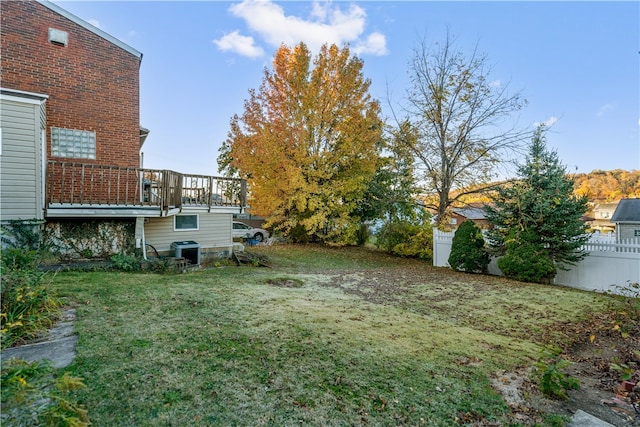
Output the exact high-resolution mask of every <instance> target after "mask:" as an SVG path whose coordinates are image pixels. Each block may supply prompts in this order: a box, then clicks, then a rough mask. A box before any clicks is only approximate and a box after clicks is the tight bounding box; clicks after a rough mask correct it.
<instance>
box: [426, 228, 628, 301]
mask: <svg viewBox="0 0 640 427" xmlns="http://www.w3.org/2000/svg"><path fill="white" fill-rule="evenodd" d="M453 235H454V233H453V232H443V231H440V230H437V229H434V230H433V266H434V267H449V254H450V253H451V242H452V240H453ZM583 248H584V249H585V250H586V251H587V252H589V255H588V256H587V257H585V258H584V259H583V260H582V261H580V263H578V264H576V265H575V266H571V268H570V270H568V271H564V270H558V274H557V275H556V277H555V278H554V280H553V282H554V283H555V284H558V285H567V286H571V287H574V288H579V289H585V290H590V291H599V292H605V291H610V292H617V291H618V289H617V287H619V286H625V285H626V284H627V282H635V283H640V239H626V240H624V241H622V242H620V243H615V239H613V240H612V239H611V238H610V237H609V236H601V235H599V234H596V235H594V236H592V238H591V240H590V241H589V242H587V243H586V244H585V245H584V246H583ZM489 274H493V275H498V276H500V275H502V273H501V272H500V269H499V268H498V266H497V263H496V260H495V259H493V260H491V263H490V264H489Z"/></svg>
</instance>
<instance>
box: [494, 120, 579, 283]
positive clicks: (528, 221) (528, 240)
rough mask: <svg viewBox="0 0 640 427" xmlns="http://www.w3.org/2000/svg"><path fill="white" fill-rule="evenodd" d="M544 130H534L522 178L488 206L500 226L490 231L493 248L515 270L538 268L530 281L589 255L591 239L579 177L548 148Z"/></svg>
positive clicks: (549, 275)
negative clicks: (577, 192)
mask: <svg viewBox="0 0 640 427" xmlns="http://www.w3.org/2000/svg"><path fill="white" fill-rule="evenodd" d="M544 132H545V128H544V127H539V128H538V129H537V130H536V131H535V132H534V136H533V138H532V141H531V144H530V147H529V154H528V156H527V159H526V162H525V163H524V164H523V165H521V166H520V167H519V168H518V177H519V179H518V180H515V181H513V182H511V183H510V184H507V185H505V186H503V187H500V188H498V189H497V191H496V194H495V196H494V198H493V206H489V207H487V219H488V220H489V222H490V223H492V224H494V226H495V227H494V228H493V229H492V230H490V232H489V241H490V246H491V247H492V248H493V249H494V250H495V251H496V252H497V253H498V254H504V255H505V258H507V262H511V263H512V264H514V265H516V267H515V268H514V269H510V271H513V270H518V269H519V270H528V269H531V270H535V271H538V273H527V277H529V279H528V280H530V281H536V280H535V279H541V280H543V281H548V280H550V279H552V278H553V277H554V276H555V274H556V270H555V267H559V268H563V269H564V268H566V267H565V266H566V265H572V264H575V263H577V262H578V261H580V260H581V259H583V258H584V257H585V256H586V253H585V252H584V251H582V250H581V247H582V245H583V244H584V243H585V242H586V241H587V240H588V239H589V235H588V234H587V233H586V224H585V223H584V222H582V221H580V217H581V216H582V215H583V214H584V213H585V212H586V210H587V198H586V197H584V196H577V195H575V194H574V191H573V190H574V189H573V185H574V184H573V180H572V179H571V177H569V176H568V175H567V170H566V167H565V166H563V165H562V164H561V163H560V160H559V158H558V155H557V153H556V152H555V151H550V150H548V149H547V147H546V141H545V136H544ZM544 258H546V259H547V260H545V259H544ZM547 261H548V262H547ZM503 263H504V261H503ZM527 263H536V265H535V266H533V265H528V264H527ZM549 265H550V266H551V267H553V270H550V269H549ZM498 266H500V264H499V265H498ZM501 268H502V267H501ZM503 272H504V271H503ZM504 273H505V274H506V272H504ZM509 275H510V276H512V277H517V276H516V275H514V274H513V273H510V274H509ZM537 276H539V277H537Z"/></svg>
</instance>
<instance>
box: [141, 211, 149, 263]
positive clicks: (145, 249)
mask: <svg viewBox="0 0 640 427" xmlns="http://www.w3.org/2000/svg"><path fill="white" fill-rule="evenodd" d="M145 219H146V218H143V219H142V258H144V260H145V261H148V259H147V241H146V239H145V237H144V220H145Z"/></svg>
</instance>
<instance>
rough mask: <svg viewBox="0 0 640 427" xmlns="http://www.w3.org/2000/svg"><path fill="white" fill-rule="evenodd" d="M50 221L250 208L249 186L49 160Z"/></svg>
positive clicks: (232, 180)
mask: <svg viewBox="0 0 640 427" xmlns="http://www.w3.org/2000/svg"><path fill="white" fill-rule="evenodd" d="M45 185H46V196H45V204H46V208H47V215H48V216H66V215H73V213H74V212H75V213H76V214H77V215H78V216H86V215H91V214H99V212H102V213H103V214H104V215H106V216H138V215H141V216H169V215H172V214H175V213H178V212H180V211H182V209H183V208H185V207H193V208H201V209H208V210H212V209H221V208H227V209H228V208H234V209H235V208H237V209H238V211H239V212H240V211H241V210H242V209H244V208H245V207H246V191H247V185H246V181H245V180H242V179H236V178H226V177H216V176H206V175H188V174H181V173H178V172H174V171H171V170H160V169H143V168H136V167H122V166H108V165H97V164H90V163H77V162H62V161H54V160H49V161H48V162H47V172H46V184H45Z"/></svg>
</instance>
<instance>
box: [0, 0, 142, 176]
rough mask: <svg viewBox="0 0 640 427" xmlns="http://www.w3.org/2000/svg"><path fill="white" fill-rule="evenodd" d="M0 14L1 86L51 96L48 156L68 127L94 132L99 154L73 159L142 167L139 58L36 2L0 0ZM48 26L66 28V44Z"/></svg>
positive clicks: (48, 116) (48, 108) (48, 106)
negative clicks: (57, 134)
mask: <svg viewBox="0 0 640 427" xmlns="http://www.w3.org/2000/svg"><path fill="white" fill-rule="evenodd" d="M0 16H1V18H0V19H1V22H0V52H1V55H2V56H1V61H0V68H1V72H2V81H1V85H2V87H4V88H8V89H16V90H22V91H28V92H36V93H41V94H46V95H49V99H48V100H47V157H48V158H50V159H51V158H52V157H51V127H62V128H70V129H81V130H88V131H93V132H95V133H96V159H95V160H86V159H82V160H80V159H76V160H74V161H81V162H83V163H97V164H105V165H117V166H129V167H135V166H138V165H139V145H140V139H139V132H140V113H139V102H140V101H139V68H140V60H139V57H137V56H135V55H133V54H132V53H130V52H127V51H126V50H124V49H122V48H121V47H119V46H117V45H114V44H113V43H111V42H110V41H108V40H106V39H104V38H102V37H100V36H99V35H97V34H95V33H93V32H91V31H89V30H87V29H85V28H83V27H81V26H79V25H77V24H76V23H74V22H73V21H71V20H69V19H67V18H65V17H63V16H61V15H59V14H57V13H55V12H54V11H52V10H50V9H49V8H47V7H46V6H43V5H41V4H39V3H37V2H35V1H2V2H0ZM49 28H55V29H57V30H62V31H66V32H67V33H68V44H67V46H60V45H56V44H53V43H50V42H49V41H48V31H49ZM56 159H58V160H71V159H64V158H56Z"/></svg>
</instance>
